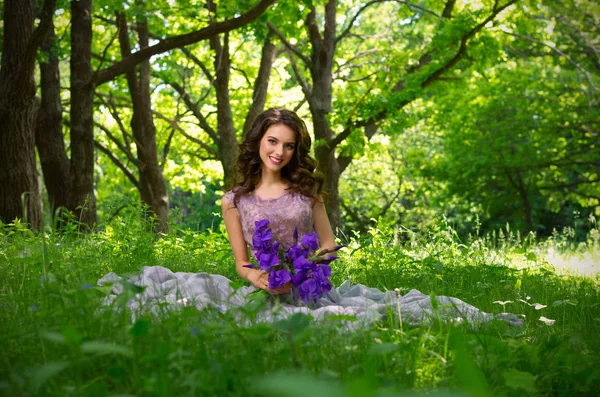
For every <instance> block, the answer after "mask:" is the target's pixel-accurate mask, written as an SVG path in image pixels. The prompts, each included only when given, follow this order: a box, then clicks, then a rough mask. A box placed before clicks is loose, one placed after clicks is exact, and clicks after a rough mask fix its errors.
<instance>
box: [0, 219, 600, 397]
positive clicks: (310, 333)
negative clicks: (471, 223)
mask: <svg viewBox="0 0 600 397" xmlns="http://www.w3.org/2000/svg"><path fill="white" fill-rule="evenodd" d="M138 219H139V218H137V217H133V216H132V217H131V218H119V217H117V218H115V219H114V220H113V221H112V222H111V223H110V224H109V225H107V226H106V227H105V228H104V230H102V231H99V232H97V233H94V234H85V235H84V234H80V233H79V231H78V229H77V228H76V227H73V228H70V229H69V228H68V227H67V228H66V229H65V230H63V231H62V232H61V233H56V232H51V231H50V230H46V232H45V233H40V234H34V233H32V232H31V231H29V230H28V229H27V228H26V227H25V226H24V225H22V224H19V223H16V224H11V225H0V279H1V280H2V281H1V283H0V324H1V325H0V327H1V330H2V332H1V336H0V343H1V345H2V349H0V394H2V395H10V396H19V395H28V396H30V395H31V396H33V395H58V396H70V395H72V396H86V395H90V396H92V395H93V396H108V395H144V396H145V395H148V396H173V395H244V396H247V395H317V396H318V395H327V396H330V395H356V396H366V395H396V394H397V395H405V394H407V393H408V394H410V393H416V394H421V393H425V394H430V393H432V392H436V393H437V394H439V395H465V394H466V395H594V394H595V393H597V391H598V390H600V369H599V368H600V366H599V364H600V359H599V357H600V338H598V333H599V331H600V299H599V298H600V290H599V281H600V278H599V276H598V274H597V273H596V274H592V275H590V274H587V275H585V276H584V275H577V274H575V273H574V271H571V272H570V273H567V272H566V271H565V270H564V269H560V271H559V270H557V269H556V268H555V267H554V266H553V265H552V263H550V262H549V261H548V258H554V257H553V256H552V255H554V254H553V253H559V254H560V258H562V259H563V260H564V261H565V262H569V258H575V259H577V258H582V257H585V258H588V257H589V258H591V260H592V261H596V262H597V260H598V258H600V247H599V245H598V236H599V233H598V230H597V229H596V227H595V224H592V226H591V229H590V232H589V234H588V239H587V241H584V242H576V241H575V240H574V237H573V236H572V235H571V234H569V232H568V230H567V231H561V232H558V233H556V234H555V235H554V236H553V237H552V238H551V239H549V240H545V241H537V239H536V238H535V236H532V235H530V236H524V237H522V236H519V235H518V234H516V233H513V232H512V231H511V230H510V228H509V227H508V226H507V228H505V229H504V230H502V231H496V232H495V233H494V234H490V235H485V236H477V235H474V236H472V237H470V238H468V239H466V240H465V241H461V240H460V239H459V237H458V236H457V234H456V233H455V232H454V231H453V230H452V228H451V227H449V226H448V225H447V224H445V223H444V222H441V223H440V225H438V227H437V228H435V229H434V230H431V231H429V232H428V233H427V234H426V235H419V234H417V233H413V232H411V231H409V230H405V229H394V228H391V227H385V226H383V225H380V227H379V228H373V229H371V230H370V231H369V233H368V234H367V235H363V236H361V235H354V236H341V240H342V241H341V242H342V243H344V244H345V245H346V248H344V249H343V250H342V251H341V253H340V254H341V258H340V260H339V261H337V263H336V265H335V268H334V270H333V271H334V274H333V278H334V284H339V283H341V282H342V281H344V280H346V279H350V280H352V281H353V282H356V283H363V284H367V285H369V286H374V287H378V288H381V289H389V290H391V289H395V288H398V289H399V291H400V292H401V293H406V292H408V291H409V290H410V289H412V288H416V289H419V290H420V291H421V292H423V293H426V294H432V295H437V296H440V295H450V296H456V297H459V298H461V299H463V300H465V301H466V302H468V303H470V304H473V305H475V306H477V307H479V308H480V309H482V310H484V311H488V312H494V313H498V312H502V311H503V310H506V311H510V312H512V313H515V314H517V315H521V316H522V317H523V318H524V320H525V325H524V326H523V327H521V328H512V327H510V326H508V325H507V324H505V323H503V322H494V323H492V324H490V325H487V326H482V327H478V328H477V329H473V328H471V327H468V326H463V325H461V324H452V323H444V322H433V323H431V324H428V325H424V326H421V327H415V328H409V327H406V325H404V326H401V324H400V323H399V321H398V319H397V318H395V317H394V316H393V315H390V316H388V317H387V318H386V319H384V320H382V321H381V322H379V323H376V324H373V325H372V326H367V327H362V328H358V329H355V330H352V331H351V330H348V328H347V327H345V325H344V321H340V319H330V320H328V321H322V322H318V323H316V322H314V321H312V320H310V319H309V318H308V317H306V316H301V315H298V316H294V317H292V318H290V319H288V320H284V321H278V322H275V323H267V324H265V323H252V324H251V325H249V326H248V325H246V326H240V324H239V321H238V320H236V319H237V318H239V316H240V315H243V316H246V317H247V318H252V313H254V312H257V311H260V310H261V309H263V308H264V305H265V302H263V301H261V300H260V299H257V300H255V301H252V302H250V303H249V304H248V305H246V306H245V307H242V308H240V309H239V310H237V309H236V310H234V312H228V313H221V312H219V311H216V310H212V309H207V310H204V311H201V312H199V311H197V310H195V309H194V308H189V307H185V308H182V309H181V310H179V311H169V310H166V308H165V311H164V315H162V316H161V318H160V319H159V318H156V317H150V316H147V315H146V316H141V317H138V318H137V319H136V320H135V322H132V320H131V316H130V314H129V313H128V312H127V310H122V309H123V307H124V304H125V300H124V299H121V300H117V302H116V303H115V305H114V306H112V307H109V308H103V307H102V305H101V302H102V300H103V298H104V296H105V293H106V292H107V291H106V289H105V288H101V287H98V286H96V281H97V280H98V279H99V278H100V277H101V276H103V275H104V274H106V273H108V272H110V271H114V272H116V273H118V274H120V275H125V276H126V275H130V274H135V273H137V272H139V271H140V270H141V268H142V267H143V266H150V265H162V266H166V267H168V268H170V269H172V270H173V271H185V272H202V271H204V272H209V273H217V274H222V275H224V276H226V277H229V278H231V279H232V280H234V282H235V283H236V284H240V285H241V283H239V281H237V279H236V275H235V271H234V262H233V258H232V255H231V251H230V249H229V245H228V242H227V239H226V236H225V235H224V234H223V233H220V232H218V233H217V232H206V233H193V232H189V231H185V230H175V231H173V232H171V233H169V234H168V235H166V236H164V237H163V238H162V239H156V238H155V236H154V235H153V234H152V233H151V232H150V231H148V227H147V225H146V224H144V223H143V222H140V221H138ZM133 293H135V287H133V286H130V289H129V291H128V292H127V293H126V294H124V297H125V298H126V297H127V296H131V295H132V294H133ZM127 294H129V295H127Z"/></svg>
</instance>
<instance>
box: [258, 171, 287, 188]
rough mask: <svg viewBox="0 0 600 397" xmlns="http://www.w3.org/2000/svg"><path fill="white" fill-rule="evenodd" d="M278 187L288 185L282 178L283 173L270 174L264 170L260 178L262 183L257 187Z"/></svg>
mask: <svg viewBox="0 0 600 397" xmlns="http://www.w3.org/2000/svg"><path fill="white" fill-rule="evenodd" d="M278 185H286V183H285V181H284V180H283V178H282V177H281V172H269V171H266V170H263V171H262V174H261V176H260V182H259V183H258V185H257V186H256V187H259V186H260V187H272V186H278Z"/></svg>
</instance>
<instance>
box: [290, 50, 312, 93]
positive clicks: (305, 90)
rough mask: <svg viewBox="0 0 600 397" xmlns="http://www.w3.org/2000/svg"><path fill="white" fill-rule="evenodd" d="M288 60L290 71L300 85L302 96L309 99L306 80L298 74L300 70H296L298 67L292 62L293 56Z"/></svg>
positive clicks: (308, 88)
mask: <svg viewBox="0 0 600 397" xmlns="http://www.w3.org/2000/svg"><path fill="white" fill-rule="evenodd" d="M289 59H290V63H291V65H292V71H293V72H294V77H296V80H297V81H298V84H300V87H301V88H302V92H303V93H304V96H305V97H306V98H310V96H311V88H310V86H309V85H308V83H307V82H306V80H304V78H302V74H300V70H298V65H297V64H296V61H295V60H294V57H293V55H290V57H289Z"/></svg>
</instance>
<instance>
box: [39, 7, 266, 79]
mask: <svg viewBox="0 0 600 397" xmlns="http://www.w3.org/2000/svg"><path fill="white" fill-rule="evenodd" d="M47 1H50V0H47ZM275 1H276V0H260V2H259V3H258V4H257V5H255V6H254V7H253V8H252V9H251V10H250V11H248V12H246V13H245V14H242V15H240V16H239V17H237V18H233V19H228V20H225V21H223V22H217V23H212V24H210V25H209V26H207V27H206V28H203V29H200V30H197V31H195V32H191V33H187V34H183V35H179V36H175V37H170V38H167V39H164V40H162V41H160V42H159V43H158V44H155V45H153V46H150V47H147V48H144V49H141V50H139V51H136V52H134V53H132V54H131V55H130V56H128V57H127V58H125V59H123V60H122V61H120V62H117V63H116V64H114V65H112V66H110V67H108V68H106V69H103V70H101V71H99V72H97V73H96V74H95V75H94V78H93V82H94V83H95V85H96V86H99V85H102V84H104V83H106V82H107V81H111V80H113V79H114V78H115V77H117V76H119V75H121V74H123V73H126V72H128V71H130V70H132V69H133V68H134V67H135V66H136V65H137V64H139V63H141V62H143V61H145V60H147V59H149V58H150V57H152V56H153V55H157V54H160V53H163V52H167V51H170V50H173V49H175V48H180V47H184V46H186V45H189V44H193V43H197V42H199V41H201V40H205V39H208V38H211V37H214V36H216V35H219V34H221V33H225V32H229V31H231V30H234V29H237V28H240V27H242V26H244V25H247V24H248V23H250V22H252V21H254V20H255V19H257V18H258V17H259V16H260V15H262V14H263V13H264V12H265V11H266V9H267V8H268V7H269V6H270V5H271V4H273V3H274V2H275Z"/></svg>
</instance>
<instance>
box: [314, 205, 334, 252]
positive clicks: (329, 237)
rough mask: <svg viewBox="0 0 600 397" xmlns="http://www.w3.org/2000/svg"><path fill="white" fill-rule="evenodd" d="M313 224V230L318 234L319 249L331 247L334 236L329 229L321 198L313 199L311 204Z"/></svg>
mask: <svg viewBox="0 0 600 397" xmlns="http://www.w3.org/2000/svg"><path fill="white" fill-rule="evenodd" d="M313 224H314V227H315V232H317V236H319V245H320V246H321V249H328V248H333V247H334V246H335V237H334V235H333V231H332V230H331V223H329V218H328V217H327V210H325V204H324V203H323V201H321V200H315V203H314V204H313Z"/></svg>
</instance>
